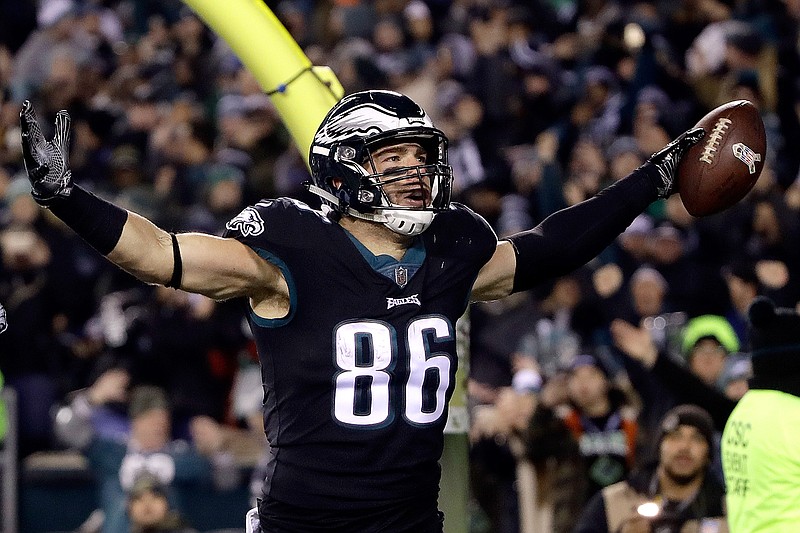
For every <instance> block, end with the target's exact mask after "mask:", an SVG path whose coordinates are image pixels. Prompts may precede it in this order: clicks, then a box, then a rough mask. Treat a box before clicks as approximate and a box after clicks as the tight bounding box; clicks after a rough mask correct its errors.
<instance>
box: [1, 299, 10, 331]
mask: <svg viewBox="0 0 800 533" xmlns="http://www.w3.org/2000/svg"><path fill="white" fill-rule="evenodd" d="M6 329H8V319H7V318H6V310H5V308H4V307H3V304H0V333H3V332H4V331H5V330H6Z"/></svg>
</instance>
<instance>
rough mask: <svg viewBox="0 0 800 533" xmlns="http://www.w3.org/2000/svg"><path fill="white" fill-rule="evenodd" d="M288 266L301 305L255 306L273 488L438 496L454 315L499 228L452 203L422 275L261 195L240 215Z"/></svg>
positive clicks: (350, 504) (312, 501) (251, 238)
mask: <svg viewBox="0 0 800 533" xmlns="http://www.w3.org/2000/svg"><path fill="white" fill-rule="evenodd" d="M227 227H228V233H227V236H231V237H235V238H237V239H239V240H240V241H242V242H244V243H245V244H247V245H248V246H250V247H251V248H252V249H253V250H255V251H256V252H257V253H258V254H259V255H260V256H261V257H263V258H264V259H266V260H268V261H270V262H272V263H273V264H275V265H277V266H278V267H279V268H280V269H281V271H282V272H283V275H284V276H285V278H286V282H287V284H288V286H289V292H290V296H291V310H290V311H289V314H288V315H287V316H286V317H285V318H281V319H274V320H267V319H264V318H261V317H258V316H256V315H255V314H254V313H253V312H252V311H251V312H250V314H249V321H250V326H251V328H252V331H253V335H254V338H255V342H256V344H257V347H258V353H259V356H260V360H261V368H262V377H263V384H264V407H265V409H264V422H265V427H266V433H267V438H268V439H269V442H270V444H271V446H272V451H271V454H272V457H271V461H270V465H269V468H268V474H267V480H266V485H265V488H264V498H266V499H274V500H277V501H280V502H286V503H291V504H292V505H293V506H298V507H300V508H308V509H329V510H335V509H342V508H348V509H359V508H360V509H365V510H366V509H368V508H370V507H378V506H380V505H382V504H385V502H387V501H402V500H403V499H407V498H419V497H423V498H424V497H430V498H432V501H433V502H435V501H436V498H437V495H438V484H439V477H440V471H439V466H438V460H439V458H440V455H441V452H442V446H443V429H444V426H445V422H446V420H447V412H448V409H447V403H448V400H449V399H450V396H451V394H452V391H453V388H454V380H455V372H456V338H455V336H456V333H455V323H456V320H458V318H459V317H460V316H461V315H462V314H463V312H464V311H465V309H466V307H467V305H468V301H469V295H470V290H471V287H472V285H473V283H474V281H475V278H476V276H477V275H478V271H479V270H480V269H481V267H482V266H483V265H484V264H485V263H486V262H487V261H488V260H489V258H490V257H491V256H492V254H493V253H494V250H495V246H496V244H497V237H496V235H495V234H494V232H493V230H492V229H491V228H490V227H489V225H488V224H487V223H486V222H485V221H484V220H483V219H482V218H481V217H480V216H478V215H477V214H475V213H474V212H472V211H471V210H469V209H468V208H466V207H464V206H461V205H453V206H452V207H451V208H450V209H449V210H448V211H447V212H444V213H441V214H439V215H438V216H437V217H436V218H435V220H434V222H433V223H432V225H431V227H430V228H429V229H428V230H427V231H426V232H424V233H423V234H422V235H421V236H420V237H419V238H421V239H422V240H423V244H424V251H425V258H424V260H423V262H422V264H421V265H420V267H419V269H418V270H417V271H416V272H415V273H414V274H413V275H409V274H407V273H404V270H405V269H404V268H403V267H402V266H400V267H398V271H397V272H396V273H395V274H396V275H395V276H394V279H390V278H389V277H387V276H385V275H383V274H381V273H379V272H377V271H376V270H375V269H374V268H373V266H371V264H370V263H369V262H368V261H367V259H366V258H365V257H364V255H363V254H362V252H360V251H359V249H358V247H357V246H356V245H355V244H354V242H353V241H352V240H351V238H350V237H349V236H348V235H349V234H348V233H347V232H346V231H345V230H344V229H343V228H342V227H341V226H340V225H339V224H337V223H335V222H331V221H330V220H329V219H328V218H326V217H325V216H324V215H323V214H321V213H320V212H318V211H315V210H312V209H311V208H309V207H308V206H306V205H305V204H303V203H300V202H297V201H295V200H289V199H278V200H269V201H266V200H265V201H262V202H259V203H257V204H256V205H254V206H251V207H248V208H246V209H245V210H244V211H242V213H240V214H239V215H238V216H236V217H235V218H234V219H232V220H231V221H230V222H229V223H228V224H227Z"/></svg>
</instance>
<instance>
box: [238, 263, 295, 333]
mask: <svg viewBox="0 0 800 533" xmlns="http://www.w3.org/2000/svg"><path fill="white" fill-rule="evenodd" d="M253 250H255V252H256V253H257V254H258V256H259V257H261V258H262V259H265V260H266V261H269V262H270V263H272V264H273V265H275V266H276V267H278V268H279V269H280V270H281V273H283V277H284V278H285V279H286V285H287V286H288V287H289V314H288V315H286V316H285V317H283V318H264V317H260V316H258V315H257V314H256V313H255V311H253V309H252V308H251V309H250V316H251V317H252V318H253V322H255V323H256V324H257V325H259V326H261V327H263V328H278V327H281V326H283V325H286V324H288V323H289V321H290V320H291V319H292V317H293V316H294V312H295V309H297V289H296V288H295V284H294V279H293V278H292V274H291V273H290V272H289V267H288V266H287V265H286V263H284V262H283V261H282V260H281V259H280V258H278V256H277V255H275V254H273V253H270V252H268V251H266V250H264V249H262V248H253ZM248 304H249V302H248Z"/></svg>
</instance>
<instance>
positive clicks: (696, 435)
mask: <svg viewBox="0 0 800 533" xmlns="http://www.w3.org/2000/svg"><path fill="white" fill-rule="evenodd" d="M656 444H657V449H658V462H657V463H656V464H655V465H651V466H646V467H644V468H642V469H641V470H639V471H637V472H636V473H635V474H634V475H632V476H631V477H630V478H628V479H627V480H625V481H621V482H619V483H615V484H614V485H611V486H609V487H606V488H604V489H603V490H602V491H601V492H600V493H598V494H596V495H595V496H594V497H593V498H592V500H591V501H590V502H589V504H588V505H587V506H586V509H584V511H583V513H582V515H581V517H580V520H579V523H578V525H577V527H576V528H575V533H617V532H618V533H629V532H634V531H637V532H652V533H657V532H662V531H663V532H670V533H672V532H675V533H677V532H679V531H699V530H701V529H698V528H702V531H706V529H705V528H706V527H716V528H717V529H711V530H712V531H724V530H723V529H718V528H720V527H723V525H724V524H725V517H724V505H723V504H724V502H723V499H724V489H723V486H722V484H721V483H719V482H718V481H717V480H716V479H715V478H714V476H712V475H709V474H708V467H709V465H710V464H711V460H712V453H713V452H712V450H713V426H712V422H711V418H710V417H709V415H708V413H706V412H705V411H704V410H703V409H702V408H700V407H697V406H694V405H679V406H677V407H675V408H674V409H672V410H670V411H669V412H668V413H667V414H666V416H665V417H664V419H663V421H662V423H661V431H660V435H659V437H658V439H657V441H656ZM684 528H688V529H684Z"/></svg>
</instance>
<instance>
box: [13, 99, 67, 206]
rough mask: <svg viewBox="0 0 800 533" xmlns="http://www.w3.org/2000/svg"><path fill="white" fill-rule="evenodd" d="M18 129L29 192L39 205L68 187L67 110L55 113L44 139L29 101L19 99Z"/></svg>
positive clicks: (63, 192) (65, 194)
mask: <svg viewBox="0 0 800 533" xmlns="http://www.w3.org/2000/svg"><path fill="white" fill-rule="evenodd" d="M19 121H20V128H21V131H22V155H23V159H24V161H25V170H26V171H27V173H28V180H30V182H31V195H32V196H33V198H34V200H36V201H37V202H38V203H39V204H41V205H48V204H50V203H51V202H52V201H53V200H55V199H57V198H59V197H67V196H69V194H70V192H71V191H72V172H71V171H70V169H69V130H70V123H71V119H70V116H69V113H67V112H66V111H65V110H63V109H62V110H61V111H59V112H58V114H57V115H56V123H55V135H54V136H53V140H52V141H47V140H45V138H44V136H43V135H42V130H41V128H40V127H39V123H38V122H37V120H36V112H35V111H34V110H33V105H31V103H30V101H28V100H25V102H23V103H22V110H21V111H20V113H19Z"/></svg>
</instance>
